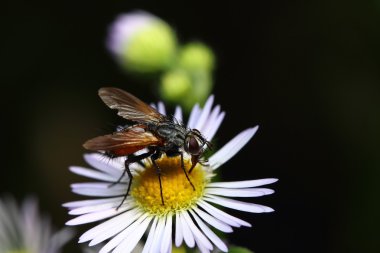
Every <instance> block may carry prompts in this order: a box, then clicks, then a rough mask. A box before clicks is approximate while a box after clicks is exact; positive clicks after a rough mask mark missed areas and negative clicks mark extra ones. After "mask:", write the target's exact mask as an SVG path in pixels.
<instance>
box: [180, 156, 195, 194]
mask: <svg viewBox="0 0 380 253" xmlns="http://www.w3.org/2000/svg"><path fill="white" fill-rule="evenodd" d="M181 167H182V170H183V172H184V173H185V176H186V178H187V181H189V183H190V184H191V187H193V190H194V191H195V187H194V185H193V183H192V182H191V180H190V178H189V175H188V174H187V171H186V168H185V164H184V162H183V153H182V152H181ZM191 170H192V168H191V169H190V171H189V173H190V172H191Z"/></svg>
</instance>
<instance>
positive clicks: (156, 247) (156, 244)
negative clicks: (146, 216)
mask: <svg viewBox="0 0 380 253" xmlns="http://www.w3.org/2000/svg"><path fill="white" fill-rule="evenodd" d="M164 228H165V219H164V218H160V219H159V220H158V224H157V227H156V232H155V233H154V238H153V242H152V246H151V248H150V252H152V253H157V252H160V247H161V239H162V237H163V234H164V233H163V231H164Z"/></svg>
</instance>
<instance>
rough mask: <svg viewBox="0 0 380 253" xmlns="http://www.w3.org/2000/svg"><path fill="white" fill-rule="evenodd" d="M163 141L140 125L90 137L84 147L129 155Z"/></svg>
mask: <svg viewBox="0 0 380 253" xmlns="http://www.w3.org/2000/svg"><path fill="white" fill-rule="evenodd" d="M161 143H162V141H161V140H160V139H158V138H157V137H156V136H154V135H153V134H152V133H151V132H145V130H144V129H142V128H139V127H131V128H128V129H126V130H124V131H122V132H116V133H113V134H108V135H103V136H98V137H95V138H93V139H90V140H88V141H87V142H85V143H84V144H83V147H84V148H85V149H88V150H92V151H111V152H114V153H115V154H118V155H128V154H132V153H134V152H136V151H139V150H141V149H143V148H146V147H147V146H152V145H160V144H161Z"/></svg>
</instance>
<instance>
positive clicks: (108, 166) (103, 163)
mask: <svg viewBox="0 0 380 253" xmlns="http://www.w3.org/2000/svg"><path fill="white" fill-rule="evenodd" d="M84 160H85V161H86V162H87V163H88V164H89V165H91V166H92V167H94V168H96V169H97V170H100V171H103V172H105V173H107V174H109V175H111V176H113V177H114V178H115V179H116V180H117V179H119V177H120V176H121V174H122V173H123V171H124V164H121V163H119V162H117V160H116V159H110V158H109V157H106V156H104V155H103V154H99V153H91V154H85V155H84Z"/></svg>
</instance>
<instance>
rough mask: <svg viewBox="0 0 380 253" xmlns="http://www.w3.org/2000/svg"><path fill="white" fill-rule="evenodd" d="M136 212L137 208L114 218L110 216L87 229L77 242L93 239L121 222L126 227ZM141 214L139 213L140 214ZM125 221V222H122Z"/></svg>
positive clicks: (134, 217)
mask: <svg viewBox="0 0 380 253" xmlns="http://www.w3.org/2000/svg"><path fill="white" fill-rule="evenodd" d="M137 214H138V211H137V209H132V210H129V211H127V212H125V213H122V214H120V215H118V216H116V217H114V218H111V219H109V220H107V221H105V222H103V223H101V224H99V225H97V226H95V227H93V228H91V229H90V230H88V231H87V232H86V233H84V234H83V235H82V236H81V237H80V238H79V243H82V242H87V241H90V240H93V239H94V238H95V237H97V236H99V235H102V234H103V233H104V232H105V231H107V230H110V229H113V228H114V227H116V226H118V225H119V224H123V225H124V228H126V227H128V226H129V224H130V223H131V222H133V221H134V220H135V219H136V218H138V217H136V215H137ZM140 216H141V214H140ZM124 221H127V222H124Z"/></svg>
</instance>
